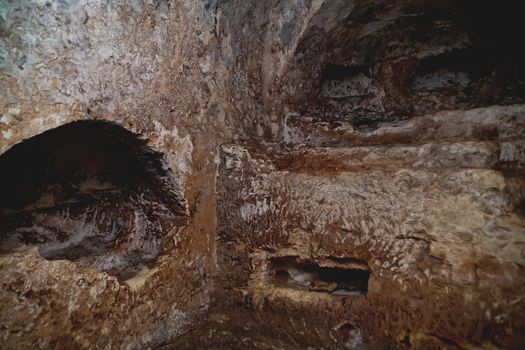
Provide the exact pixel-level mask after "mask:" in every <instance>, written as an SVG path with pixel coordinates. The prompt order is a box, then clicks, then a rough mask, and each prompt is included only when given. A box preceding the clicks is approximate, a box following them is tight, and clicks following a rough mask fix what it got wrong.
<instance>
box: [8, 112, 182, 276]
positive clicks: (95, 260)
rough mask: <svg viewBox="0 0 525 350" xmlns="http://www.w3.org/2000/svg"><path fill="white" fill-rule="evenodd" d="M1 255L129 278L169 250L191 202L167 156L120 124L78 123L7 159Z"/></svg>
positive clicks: (50, 133)
mask: <svg viewBox="0 0 525 350" xmlns="http://www.w3.org/2000/svg"><path fill="white" fill-rule="evenodd" d="M0 169H2V172H1V174H0V193H2V195H1V196H0V240H1V245H0V252H1V253H6V252H10V251H12V250H13V249H16V248H17V247H19V246H21V245H24V244H25V245H36V246H38V247H39V252H40V254H41V255H42V257H44V258H46V259H49V260H57V259H67V260H71V261H74V262H76V263H77V264H78V265H79V266H82V267H94V268H97V269H99V270H101V271H105V272H107V273H109V274H112V275H115V276H117V277H118V278H119V279H121V280H122V279H127V278H129V277H132V276H133V275H135V274H136V273H137V272H139V271H140V270H142V269H143V268H144V267H146V266H148V265H149V264H151V263H152V262H154V260H155V259H156V257H157V256H158V255H159V254H161V253H162V245H163V244H162V243H163V239H164V237H165V236H166V234H167V233H168V232H170V231H171V230H173V229H175V228H177V227H180V226H182V225H184V223H185V222H186V217H187V214H186V205H185V202H184V200H183V199H182V197H181V195H180V193H179V189H178V187H177V184H176V183H175V181H174V178H173V175H172V173H171V170H170V169H169V168H168V167H167V165H166V164H165V163H164V161H163V158H162V155H161V154H160V153H158V152H156V151H154V150H152V149H150V148H149V147H148V146H147V145H146V144H145V141H144V140H142V139H140V138H139V137H138V136H137V135H135V134H133V133H131V132H129V131H128V130H126V129H124V128H122V127H121V126H118V125H116V124H113V123H109V122H102V121H78V122H73V123H70V124H67V125H64V126H61V127H58V128H56V129H53V130H50V131H47V132H44V133H42V134H40V135H37V136H35V137H32V138H30V139H28V140H25V141H24V142H22V143H20V144H18V145H15V146H13V147H12V148H11V149H10V150H8V151H7V152H6V153H5V154H3V155H2V156H0Z"/></svg>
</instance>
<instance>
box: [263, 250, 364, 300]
mask: <svg viewBox="0 0 525 350" xmlns="http://www.w3.org/2000/svg"><path fill="white" fill-rule="evenodd" d="M330 263H331V264H333V265H336V266H320V265H319V264H317V263H315V262H311V261H303V260H300V259H299V258H297V257H291V256H287V257H279V258H272V259H271V260H270V273H271V280H272V283H273V284H274V285H276V286H278V287H286V288H292V289H298V290H306V291H312V292H324V293H330V294H332V295H337V296H361V295H366V294H367V292H368V279H369V278H370V271H369V270H368V267H367V265H366V263H363V262H360V261H356V260H354V259H337V260H334V261H330ZM345 265H346V266H345Z"/></svg>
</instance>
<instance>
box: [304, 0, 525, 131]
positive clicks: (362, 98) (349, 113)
mask: <svg viewBox="0 0 525 350" xmlns="http://www.w3.org/2000/svg"><path fill="white" fill-rule="evenodd" d="M363 6H364V8H361V7H360V6H359V5H356V6H355V8H354V9H353V10H352V13H351V14H350V15H349V17H348V18H346V19H345V20H342V21H340V22H339V23H338V24H337V26H335V27H334V28H333V29H332V30H331V31H329V32H323V31H320V30H319V28H317V27H312V29H311V32H309V33H307V34H305V36H304V39H303V41H302V42H301V43H300V44H299V45H298V49H297V52H296V64H297V67H298V70H299V71H301V70H302V71H303V72H304V74H303V77H304V79H305V81H302V82H301V86H305V87H306V88H305V89H304V91H303V92H301V93H300V94H298V100H297V102H298V103H301V106H300V107H299V110H300V111H301V113H302V114H304V115H307V116H309V117H313V118H314V119H315V120H319V121H331V122H340V121H346V122H350V123H351V124H352V125H353V126H355V127H356V128H357V129H359V130H362V131H372V130H375V129H377V128H378V127H380V126H381V125H384V124H391V123H397V122H400V121H403V120H406V119H409V118H412V117H414V116H419V115H424V114H428V113H434V112H437V111H442V110H454V109H472V108H478V107H485V106H489V105H493V104H500V105H510V104H516V103H523V101H525V100H524V99H525V65H524V64H523V62H524V58H525V54H524V50H523V49H522V48H521V47H520V45H516V43H517V42H519V34H518V33H521V32H522V31H523V29H524V27H523V21H520V20H519V18H517V15H516V14H517V13H521V11H519V9H518V8H517V7H516V6H515V5H514V4H510V3H506V4H505V5H504V6H494V5H493V4H489V3H487V4H478V3H476V4H475V6H474V4H473V3H472V2H470V1H459V2H453V1H443V2H439V3H436V2H431V1H423V2H408V3H407V4H405V5H403V6H402V7H399V8H398V9H397V10H396V11H395V12H393V11H392V8H391V7H390V6H389V5H388V2H378V3H377V4H376V5H375V6H373V7H370V5H363ZM314 48H315V50H314ZM294 74H295V75H297V73H296V72H295V73H294ZM298 76H299V75H298Z"/></svg>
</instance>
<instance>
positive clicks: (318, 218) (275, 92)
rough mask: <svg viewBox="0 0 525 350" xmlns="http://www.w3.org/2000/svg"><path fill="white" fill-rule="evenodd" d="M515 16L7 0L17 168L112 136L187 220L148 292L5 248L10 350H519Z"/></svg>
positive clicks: (3, 28) (502, 10) (6, 85)
mask: <svg viewBox="0 0 525 350" xmlns="http://www.w3.org/2000/svg"><path fill="white" fill-rule="evenodd" d="M513 7H514V5H510V4H505V5H500V6H489V5H484V4H482V5H480V4H473V3H471V2H469V1H458V2H455V1H445V2H443V1H440V2H437V1H431V0H425V1H415V0H406V1H405V0H399V1H393V2H392V1H376V0H373V1H372V0H360V1H346V0H299V1H295V0H294V1H286V0H283V1H241V0H206V1H188V0H181V1H175V0H133V1H119V0H107V1H92V0H82V1H73V0H58V1H50V0H23V1H16V0H4V1H2V2H1V3H0V74H1V79H0V115H1V116H0V157H2V154H3V155H4V156H5V155H7V154H9V152H11V151H14V149H15V148H16V147H18V146H21V145H23V144H25V143H24V140H29V142H31V140H35V138H33V137H35V136H37V135H41V136H42V135H44V134H45V133H46V131H47V132H50V131H51V132H54V131H58V130H61V129H60V127H68V126H71V125H73V124H71V123H73V122H78V121H94V122H100V123H111V125H114V126H115V127H116V128H121V129H122V130H127V132H130V133H131V135H133V136H131V137H132V139H133V140H134V141H133V142H138V143H140V144H141V145H142V146H143V147H144V149H145V150H148V152H149V151H151V152H153V153H154V154H157V155H158V157H159V158H158V159H159V161H160V162H161V163H165V165H166V169H164V170H165V171H167V172H169V173H170V174H172V175H173V176H172V177H171V175H170V178H171V180H170V181H172V183H171V185H173V186H175V187H176V188H178V189H179V191H178V197H177V198H178V199H180V203H181V208H182V209H183V210H182V211H184V215H183V216H184V220H179V221H177V223H176V224H175V225H168V226H166V225H160V226H155V227H157V228H156V229H154V230H153V231H159V232H160V231H162V232H161V233H160V234H158V235H157V236H158V237H162V238H161V239H159V240H150V238H149V237H150V236H148V233H151V232H150V231H149V229H142V231H141V232H140V234H137V235H135V236H134V237H139V238H140V237H146V238H145V239H144V240H142V241H141V239H142V238H141V239H138V242H152V241H155V242H157V243H158V244H159V247H160V248H159V253H158V255H157V256H156V257H155V258H153V259H150V260H148V261H147V263H144V264H143V265H144V266H142V265H141V266H142V267H141V270H140V271H138V272H137V271H134V272H133V274H132V276H131V277H130V276H124V277H122V276H119V278H117V277H115V276H112V275H111V273H112V272H111V271H109V270H107V269H106V270H105V269H103V268H100V266H98V269H97V265H96V264H95V265H93V264H82V263H79V261H78V260H75V259H72V258H71V256H69V258H70V259H69V260H67V259H66V260H60V259H58V260H51V259H50V258H49V256H48V258H47V259H46V258H44V256H45V254H44V253H43V251H42V250H39V248H38V245H37V246H34V245H32V244H26V245H21V246H20V245H18V246H16V247H15V248H13V249H11V248H9V247H8V245H7V244H6V243H5V240H2V248H3V249H2V254H1V255H0V279H1V286H2V289H1V294H0V306H1V309H2V313H1V316H0V324H2V327H1V328H0V337H1V339H2V342H3V343H2V346H1V347H2V348H20V347H27V348H69V347H73V346H75V347H81V348H98V347H108V348H147V347H151V348H157V347H164V346H165V347H166V348H177V349H179V348H203V347H206V348H239V349H245V348H262V349H268V348H285V349H294V348H297V349H303V348H306V347H309V348H327V349H341V348H364V347H368V348H421V349H428V348H432V347H434V348H443V347H444V348H487V349H489V348H516V349H517V348H521V347H523V345H524V344H525V339H524V338H523V335H522V334H523V329H524V323H525V320H524V318H523V316H522V315H523V309H524V304H523V300H522V295H523V293H524V289H525V283H524V282H525V281H524V280H523V277H522V276H523V271H522V270H523V265H524V261H523V259H524V254H523V252H522V250H523V247H522V246H523V243H524V241H523V235H524V233H525V223H524V209H523V201H524V196H525V184H524V182H523V179H524V176H523V175H524V166H525V165H524V164H525V153H524V148H525V145H524V144H523V139H524V137H523V136H524V135H525V120H524V118H525V110H524V107H523V103H524V102H525V101H524V96H525V94H523V91H524V84H523V81H525V79H524V66H523V64H522V62H523V61H524V60H523V54H522V52H521V50H519V45H516V43H518V42H519V40H518V39H517V37H516V36H517V35H518V33H520V32H522V28H521V27H522V24H521V22H522V21H520V19H519V17H518V16H519V13H520V12H519V11H517V9H516V8H513ZM487 23H490V24H491V25H490V26H489V25H487ZM489 28H490V29H489ZM37 137H38V136H37ZM26 142H28V141H26ZM94 143H95V144H96V142H94ZM142 146H141V147H142ZM99 153H100V151H99ZM108 153H109V152H108ZM139 153H140V152H139ZM95 159H98V158H97V157H95ZM28 161H30V160H28ZM145 167H146V168H148V166H145ZM153 168H155V167H153ZM81 169H83V168H81ZM96 169H101V168H96ZM96 169H95V170H96ZM91 170H93V169H91ZM164 170H159V171H160V173H163V171H164ZM2 171H3V170H2ZM94 173H95V174H99V173H100V172H99V171H98V170H97V171H94ZM119 174H120V173H119ZM155 174H157V175H158V174H159V173H158V172H157V173H155V172H153V173H149V175H147V176H146V178H145V179H141V180H140V181H138V182H133V183H135V184H136V183H140V184H142V183H148V179H149V178H148V176H151V177H152V178H155V176H157V175H155ZM119 176H125V174H121V175H119ZM73 178H74V179H76V177H73ZM75 181H76V180H75ZM75 181H73V182H75ZM95 183H96V184H97V185H96V187H97V186H98V187H100V186H99V185H100V183H98V182H95ZM149 184H150V185H151V188H152V189H153V191H160V192H162V191H164V190H163V189H164V186H165V185H166V183H164V182H161V183H159V182H158V181H157V180H155V181H149ZM3 185H4V186H8V185H5V184H3ZM171 185H170V186H171ZM98 187H97V188H98ZM131 187H133V186H128V187H127V188H131ZM135 187H138V186H135ZM168 187H169V186H168ZM53 188H55V187H53ZM138 192H141V191H138ZM50 193H54V194H56V193H60V194H61V195H62V194H63V193H64V191H59V192H56V191H55V192H53V191H51V192H50ZM108 193H109V192H108ZM84 194H85V193H84ZM90 194H91V192H90ZM160 197H162V195H161V196H160ZM75 198H77V197H75ZM156 198H157V197H156ZM166 198H169V196H165V197H164V198H160V199H159V200H160V202H159V203H162V201H163V200H165V199H166ZM70 199H71V198H70V197H67V196H66V198H65V201H63V202H61V203H66V204H68V203H70V202H69V200H70ZM113 203H114V202H113ZM68 205H69V204H68ZM132 207H133V206H132ZM139 207H140V206H139ZM151 207H152V206H151ZM117 208H118V206H117ZM144 208H145V207H144ZM133 210H136V208H135V209H133ZM144 210H145V211H147V210H146V209H144ZM106 212H107V213H109V214H108V215H109V217H110V218H111V220H116V221H118V220H119V214H118V213H116V211H115V210H113V213H114V214H111V213H112V210H111V207H109V208H108V209H107V211H106ZM0 215H2V213H0ZM31 215H32V214H31ZM150 217H154V216H150ZM2 220H4V221H1V222H0V228H1V227H5V225H4V226H3V223H5V216H4V218H3V219H2ZM130 222H131V221H130ZM126 227H127V228H126V229H129V227H132V228H136V227H147V226H141V225H137V224H136V222H134V223H132V224H130V225H128V226H126ZM150 227H151V226H150ZM158 227H161V228H160V229H158ZM4 231H5V230H4ZM137 232H138V231H137ZM4 233H5V232H0V234H4ZM111 242H112V244H113V243H114V242H118V240H116V241H111ZM159 242H160V243H159ZM157 243H155V244H157ZM124 246H125V245H124ZM131 246H133V245H131ZM6 247H7V248H6ZM66 257H68V256H67V254H66ZM107 272H109V274H108V273H107ZM117 275H118V274H117ZM128 277H129V278H128Z"/></svg>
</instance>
